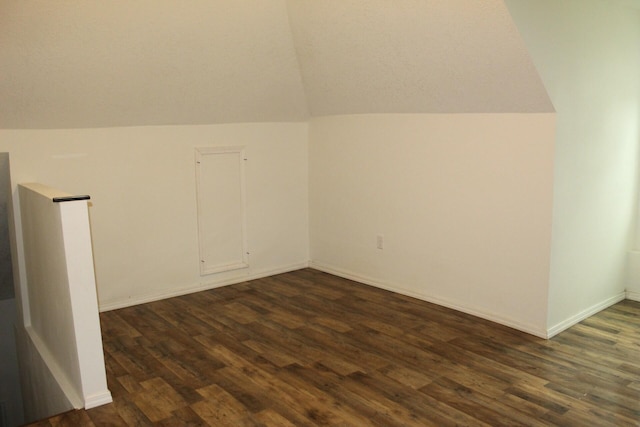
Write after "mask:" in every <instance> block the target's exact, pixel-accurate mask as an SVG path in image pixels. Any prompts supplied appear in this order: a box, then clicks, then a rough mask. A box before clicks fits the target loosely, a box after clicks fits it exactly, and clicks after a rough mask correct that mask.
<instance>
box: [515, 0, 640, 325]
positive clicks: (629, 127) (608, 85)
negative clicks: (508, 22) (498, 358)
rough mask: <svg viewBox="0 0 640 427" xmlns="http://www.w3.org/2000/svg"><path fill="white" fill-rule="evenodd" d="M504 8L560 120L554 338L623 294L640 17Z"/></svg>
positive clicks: (595, 2) (611, 7)
mask: <svg viewBox="0 0 640 427" xmlns="http://www.w3.org/2000/svg"><path fill="white" fill-rule="evenodd" d="M506 3H507V5H508V6H509V9H510V11H511V13H512V15H513V17H514V20H515V22H516V24H517V25H518V28H519V29H520V32H521V33H522V36H523V38H524V40H525V42H526V44H527V45H528V47H529V50H530V52H531V55H532V58H533V60H534V63H535V64H536V66H537V68H538V70H539V71H540V75H541V77H542V80H543V81H544V83H545V86H546V87H547V90H548V91H549V95H550V97H551V100H552V101H553V104H554V106H555V109H556V111H557V114H558V116H557V134H556V156H555V168H554V177H555V178H554V211H553V244H552V258H551V278H550V290H549V317H548V325H549V329H550V330H551V333H556V332H559V331H561V330H562V329H564V328H566V327H567V326H570V325H571V324H573V323H575V322H576V321H579V320H581V318H583V317H585V316H587V315H589V314H591V313H593V312H595V311H598V310H599V309H601V308H603V307H605V306H607V305H609V304H611V303H613V302H615V301H617V300H619V299H620V298H623V297H624V291H625V286H626V284H625V262H626V255H627V251H628V250H629V249H631V247H632V244H633V242H632V240H633V232H634V227H635V219H634V218H635V217H634V214H635V211H636V203H637V193H638V143H639V139H640V134H639V132H638V118H639V117H640V108H639V101H640V79H639V78H638V76H640V56H639V54H638V49H639V47H640V15H639V12H638V10H637V9H632V8H628V7H625V6H624V5H622V4H619V3H617V2H612V1H603V0H563V1H557V0H507V2H506ZM635 286H637V285H635Z"/></svg>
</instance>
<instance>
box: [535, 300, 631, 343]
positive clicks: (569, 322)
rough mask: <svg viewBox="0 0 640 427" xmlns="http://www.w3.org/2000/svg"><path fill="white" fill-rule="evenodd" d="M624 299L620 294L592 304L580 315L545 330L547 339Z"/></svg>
mask: <svg viewBox="0 0 640 427" xmlns="http://www.w3.org/2000/svg"><path fill="white" fill-rule="evenodd" d="M625 297H627V293H625V292H622V293H620V294H618V295H614V296H612V297H610V298H607V299H606V300H604V301H602V302H600V303H598V304H594V305H592V306H591V307H589V308H587V309H586V310H582V311H581V312H580V313H578V314H576V315H574V316H571V317H570V318H568V319H566V320H564V321H562V322H560V323H558V324H557V325H555V326H553V327H551V328H549V329H548V330H547V337H548V338H551V337H553V336H555V335H558V334H559V333H560V332H562V331H565V330H567V329H569V328H570V327H572V326H573V325H575V324H577V323H580V322H582V321H583V320H584V319H586V318H587V317H589V316H593V315H594V314H596V313H598V312H599V311H602V310H604V309H605V308H608V307H611V306H612V305H614V304H616V303H619V302H620V301H622V300H623V299H625Z"/></svg>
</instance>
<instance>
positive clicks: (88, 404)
mask: <svg viewBox="0 0 640 427" xmlns="http://www.w3.org/2000/svg"><path fill="white" fill-rule="evenodd" d="M111 402H113V398H112V397H111V392H110V391H109V390H106V391H104V392H102V393H98V394H94V395H91V396H86V397H85V398H84V409H91V408H95V407H98V406H102V405H106V404H107V403H111Z"/></svg>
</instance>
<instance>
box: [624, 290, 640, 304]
mask: <svg viewBox="0 0 640 427" xmlns="http://www.w3.org/2000/svg"><path fill="white" fill-rule="evenodd" d="M626 294H627V299H630V300H631V301H638V302H640V292H637V291H630V290H628V289H627V292H626Z"/></svg>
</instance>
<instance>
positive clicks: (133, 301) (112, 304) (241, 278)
mask: <svg viewBox="0 0 640 427" xmlns="http://www.w3.org/2000/svg"><path fill="white" fill-rule="evenodd" d="M307 267H309V263H308V262H303V263H299V264H291V265H287V266H283V267H279V268H275V269H270V270H261V271H258V272H253V273H251V274H244V275H238V276H234V277H232V278H229V279H224V280H220V281H212V282H210V283H198V284H196V285H192V286H189V287H187V288H181V289H177V290H172V291H165V292H158V293H154V294H148V295H140V296H135V297H132V298H127V299H126V300H115V301H104V302H101V303H100V307H99V310H100V311H101V312H103V311H110V310H117V309H119V308H125V307H131V306H134V305H139V304H146V303H148V302H153V301H159V300H163V299H167V298H173V297H179V296H181V295H187V294H192V293H195V292H201V291H206V290H209V289H215V288H220V287H222V286H229V285H235V284H237V283H242V282H247V281H249V280H256V279H261V278H263V277H268V276H273V275H276V274H282V273H288V272H290V271H295V270H300V269H302V268H307Z"/></svg>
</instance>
